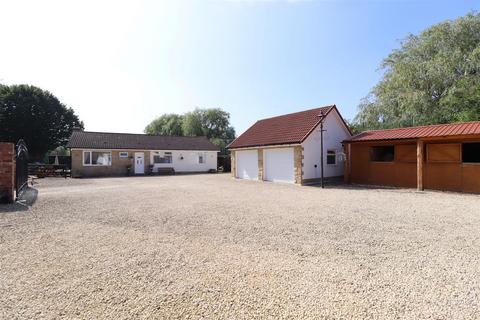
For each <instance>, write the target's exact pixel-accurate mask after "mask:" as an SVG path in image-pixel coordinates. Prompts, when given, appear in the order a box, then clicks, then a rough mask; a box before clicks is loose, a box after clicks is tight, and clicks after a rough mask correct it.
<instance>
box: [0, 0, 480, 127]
mask: <svg viewBox="0 0 480 320" xmlns="http://www.w3.org/2000/svg"><path fill="white" fill-rule="evenodd" d="M479 7H480V5H479V2H478V1H472V0H465V1H431V0H424V1H422V0H420V1H413V0H410V1H401V0H398V1H387V0H383V1H380V0H378V1H375V0H371V1H362V0H358V1H353V0H340V1H333V0H331V1H281V0H278V1H274V0H272V1H255V0H245V1H241V0H238V1H235V0H233V1H221V0H217V1H196V0H192V1H182V0H177V1H93V0H92V1H90V0H86V1H78V2H76V3H72V2H69V3H67V1H60V0H58V1H53V0H52V1H51V0H45V1H23V0H17V1H8V0H7V1H2V10H1V11H0V30H7V31H8V32H5V33H4V34H2V38H3V39H2V43H3V46H2V48H3V49H2V50H0V82H3V83H6V84H14V83H28V84H33V85H37V86H39V87H41V88H44V89H47V90H49V91H51V92H52V93H54V94H55V95H56V96H57V97H58V98H59V99H60V100H61V101H62V102H64V103H66V104H67V105H68V106H70V107H72V108H74V110H75V111H76V113H77V114H78V115H79V116H80V118H81V119H82V120H83V121H84V122H85V127H86V129H87V130H94V131H116V132H142V131H143V129H144V127H145V126H146V125H147V124H148V122H149V121H151V120H152V119H153V118H155V117H156V116H159V115H161V114H163V113H183V112H186V111H189V110H192V109H194V108H195V107H221V108H223V109H225V110H226V111H228V112H230V114H231V122H232V124H233V126H234V127H235V129H236V130H237V134H240V133H242V132H243V131H244V130H245V129H246V128H248V127H249V126H250V125H251V124H253V123H254V122H255V121H256V120H257V119H261V118H265V117H270V116H275V115H280V114H284V113H289V112H296V111H301V110H304V109H308V108H312V107H315V106H321V105H326V104H334V103H335V104H336V105H337V107H338V108H339V109H340V112H341V113H342V114H343V116H344V117H345V118H347V119H352V118H353V117H354V116H355V114H356V112H357V106H358V104H359V102H360V100H361V98H362V97H364V96H366V95H367V94H368V92H369V91H370V89H371V88H372V87H373V86H374V85H375V84H376V83H377V81H378V80H379V79H380V77H381V72H380V71H379V70H378V67H379V65H380V63H381V61H382V59H383V58H384V57H386V56H387V55H388V53H389V52H391V50H393V49H395V48H398V47H399V41H400V40H401V39H403V38H405V36H406V35H407V34H408V33H419V32H420V31H422V30H424V29H425V28H427V27H429V26H430V25H432V24H435V23H438V22H441V21H443V20H446V19H455V18H456V17H458V16H462V15H465V14H466V13H468V12H469V11H472V10H478V9H479ZM6 44H8V46H6ZM6 48H7V49H6ZM5 49H6V50H5Z"/></svg>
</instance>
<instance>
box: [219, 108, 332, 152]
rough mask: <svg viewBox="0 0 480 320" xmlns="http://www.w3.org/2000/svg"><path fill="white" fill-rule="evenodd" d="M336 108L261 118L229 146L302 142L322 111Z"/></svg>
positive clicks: (240, 146) (325, 112)
mask: <svg viewBox="0 0 480 320" xmlns="http://www.w3.org/2000/svg"><path fill="white" fill-rule="evenodd" d="M334 108H336V107H335V105H333V106H325V107H321V108H315V109H310V110H306V111H301V112H296V113H290V114H286V115H282V116H278V117H273V118H268V119H263V120H259V121H257V122H256V123H255V124H254V125H253V126H251V127H250V128H248V130H247V131H245V132H244V133H243V134H242V135H240V136H239V137H238V138H237V139H235V140H234V141H233V142H232V143H231V144H230V145H229V146H228V148H230V149H234V148H245V147H255V146H266V145H277V144H291V143H301V142H302V141H303V140H304V139H305V138H306V137H307V136H308V135H309V134H310V132H311V131H312V130H313V129H314V128H315V127H316V126H317V124H318V122H319V118H318V116H319V114H320V112H322V111H323V113H324V114H325V115H327V114H328V113H329V112H330V111H331V110H332V109H334Z"/></svg>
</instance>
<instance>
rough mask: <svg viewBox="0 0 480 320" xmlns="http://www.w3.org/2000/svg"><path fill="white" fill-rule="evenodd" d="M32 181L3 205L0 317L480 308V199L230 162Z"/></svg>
mask: <svg viewBox="0 0 480 320" xmlns="http://www.w3.org/2000/svg"><path fill="white" fill-rule="evenodd" d="M36 188H37V189H38V191H39V193H38V199H37V201H36V203H35V204H34V205H33V207H31V208H30V209H29V210H26V211H10V209H11V207H7V206H2V207H0V259H1V260H0V318H2V319H16V318H22V319H25V318H37V319H39V318H49V319H51V318H81V319H94V318H112V319H132V318H190V319H200V318H205V319H251V318H269V319H278V318H296V319H298V318H315V319H479V318H480V306H479V301H480V196H474V195H461V194H454V193H440V192H424V193H417V192H414V191H411V190H385V189H383V190H382V189H361V188H347V187H338V188H329V189H325V190H321V189H319V188H316V187H298V186H294V185H285V184H273V183H261V182H250V181H235V180H233V179H231V178H230V177H229V176H227V175H188V176H170V177H138V178H108V179H107V178H105V179H83V180H82V179H69V180H64V179H43V180H38V184H37V186H36ZM2 211H3V212H2Z"/></svg>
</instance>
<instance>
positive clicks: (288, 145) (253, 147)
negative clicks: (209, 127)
mask: <svg viewBox="0 0 480 320" xmlns="http://www.w3.org/2000/svg"><path fill="white" fill-rule="evenodd" d="M301 145H302V144H301V143H286V144H269V145H256V146H248V147H239V148H231V149H228V150H230V151H241V150H253V149H259V148H262V149H275V148H277V149H278V148H290V147H298V146H301Z"/></svg>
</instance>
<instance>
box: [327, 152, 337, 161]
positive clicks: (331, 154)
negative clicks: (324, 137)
mask: <svg viewBox="0 0 480 320" xmlns="http://www.w3.org/2000/svg"><path fill="white" fill-rule="evenodd" d="M336 158H337V157H336V155H335V151H334V150H328V151H327V164H336V160H337V159H336Z"/></svg>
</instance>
